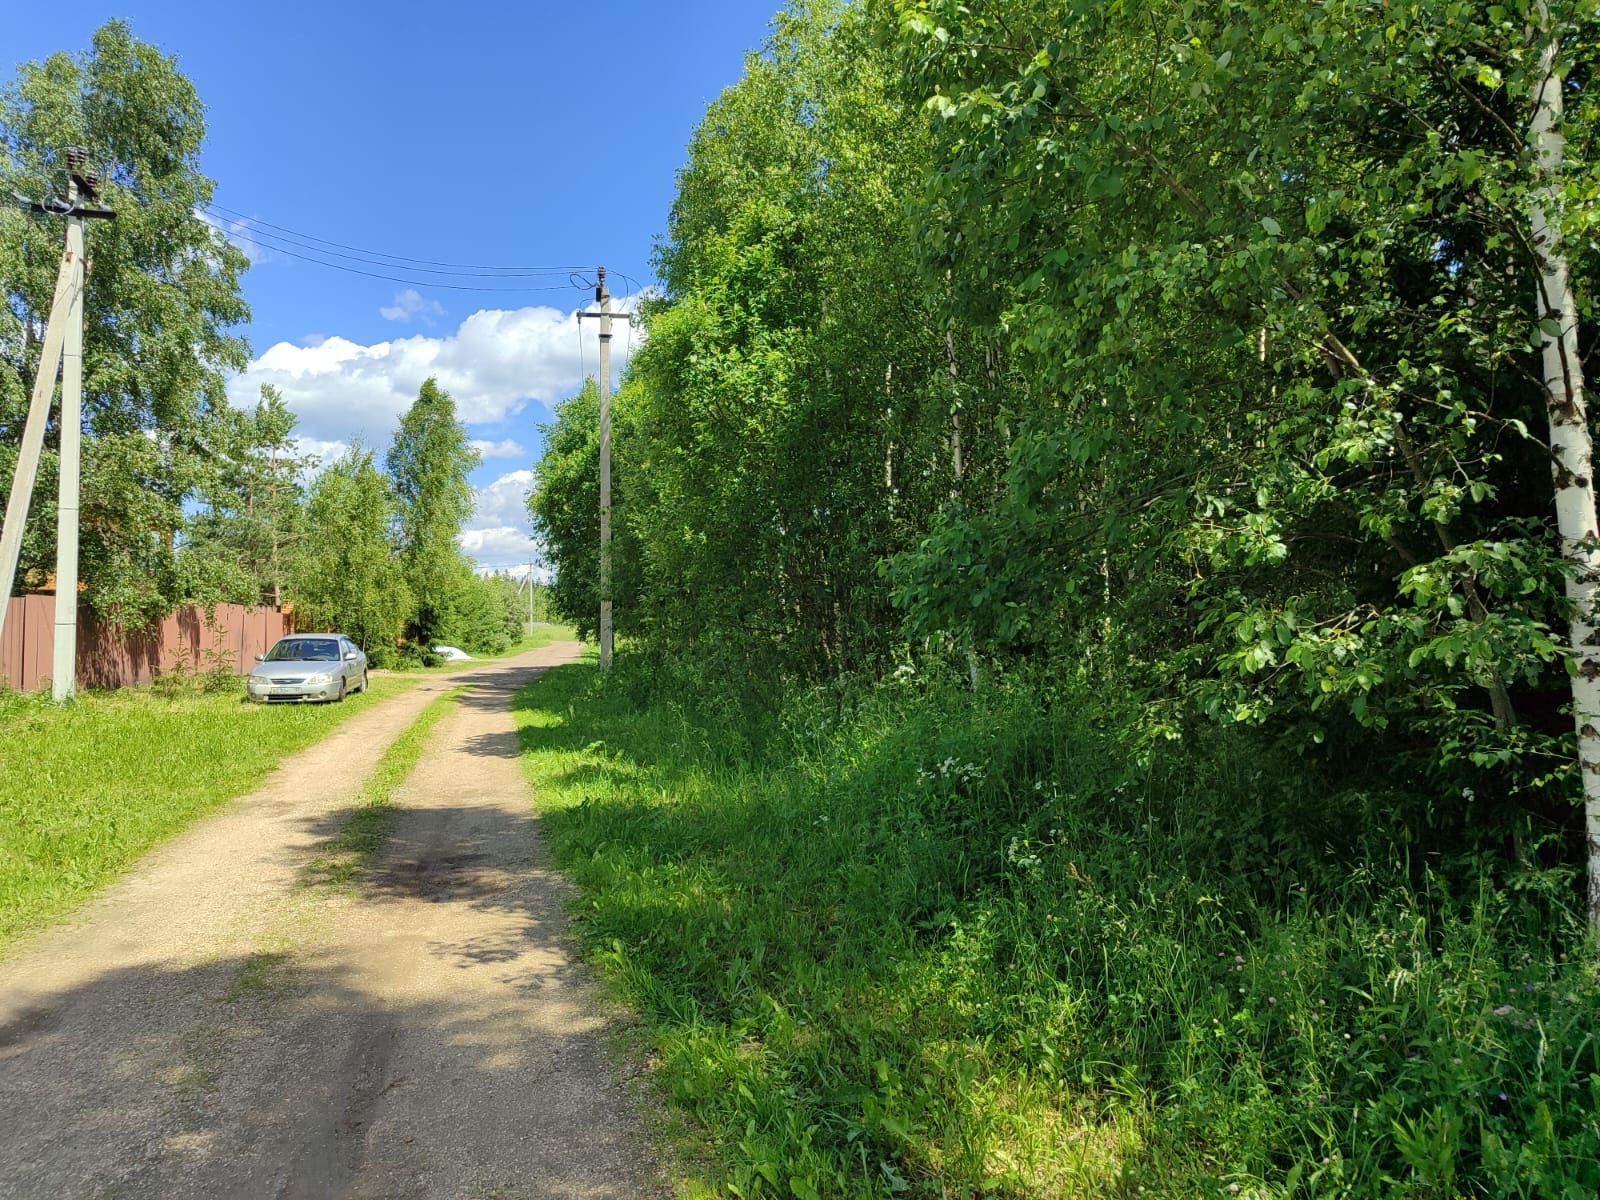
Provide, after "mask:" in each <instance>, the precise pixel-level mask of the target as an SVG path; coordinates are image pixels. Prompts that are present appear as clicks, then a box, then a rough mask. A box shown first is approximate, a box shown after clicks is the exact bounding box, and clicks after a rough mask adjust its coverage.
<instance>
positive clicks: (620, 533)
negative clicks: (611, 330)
mask: <svg viewBox="0 0 1600 1200" xmlns="http://www.w3.org/2000/svg"><path fill="white" fill-rule="evenodd" d="M627 397H628V389H627V388H626V387H624V389H623V393H622V395H619V396H617V397H614V398H613V404H612V443H611V444H612V447H613V450H612V469H611V515H612V520H611V539H612V540H611V581H612V582H611V589H612V591H611V594H612V598H613V601H614V603H615V606H616V608H615V611H616V614H617V629H618V631H619V632H621V633H623V634H629V633H633V632H635V631H636V630H637V629H638V628H639V624H638V613H639V597H640V581H639V554H638V539H637V537H636V536H635V535H634V533H633V531H632V529H631V527H630V526H629V524H628V520H627V515H628V512H629V504H630V497H631V495H632V486H633V477H634V463H635V460H634V457H633V452H634V449H635V447H637V446H638V444H639V438H638V436H637V435H638V431H637V428H636V426H635V424H634V422H633V421H632V419H631V413H632V411H633V410H632V407H631V405H630V404H629V403H628V399H627ZM555 411H556V420H555V423H554V424H552V425H547V426H545V427H544V434H545V449H544V455H543V457H541V458H540V460H539V470H538V471H537V473H536V479H535V482H534V486H533V491H532V492H531V493H530V494H529V496H528V512H529V515H530V516H531V517H532V518H533V523H534V527H535V530H536V531H537V534H538V536H539V537H540V538H541V539H542V540H543V542H544V545H545V549H546V552H547V553H548V554H549V555H550V557H551V558H552V559H554V560H555V561H556V562H559V563H560V564H561V570H560V572H559V573H558V574H557V576H556V578H555V581H554V582H553V583H552V584H551V585H550V587H549V593H550V595H549V599H550V603H551V605H552V606H553V610H554V614H555V615H559V616H561V617H563V618H565V619H566V620H568V621H571V622H572V623H573V624H574V625H575V626H576V627H577V629H578V631H579V634H580V635H581V636H583V637H591V638H592V637H594V636H595V634H596V632H597V630H598V625H599V621H600V559H599V545H600V390H599V388H598V387H596V386H595V382H594V380H593V379H592V378H591V379H588V380H585V381H584V385H583V387H582V389H581V390H580V391H579V392H578V394H577V395H575V396H572V397H570V398H569V399H567V400H563V401H562V402H561V403H560V404H558V405H556V410H555Z"/></svg>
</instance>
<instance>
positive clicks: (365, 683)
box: [361, 667, 372, 692]
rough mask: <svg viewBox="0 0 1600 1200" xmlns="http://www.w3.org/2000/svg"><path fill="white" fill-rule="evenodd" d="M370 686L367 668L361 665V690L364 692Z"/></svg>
mask: <svg viewBox="0 0 1600 1200" xmlns="http://www.w3.org/2000/svg"><path fill="white" fill-rule="evenodd" d="M371 686H372V684H371V683H370V682H369V681H368V679H367V669H366V668H365V667H362V668H361V690H362V691H363V692H364V691H366V690H367V689H368V688H369V687H371Z"/></svg>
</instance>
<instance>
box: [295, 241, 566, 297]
mask: <svg viewBox="0 0 1600 1200" xmlns="http://www.w3.org/2000/svg"><path fill="white" fill-rule="evenodd" d="M268 249H270V250H271V251H272V253H274V254H283V255H286V256H287V257H289V258H298V259H299V260H301V261H302V262H308V263H315V264H316V265H317V266H319V267H327V268H328V269H329V270H332V271H344V272H346V273H347V274H350V275H365V276H366V277H367V278H368V279H387V280H389V281H390V282H391V283H407V284H410V285H411V286H412V287H425V288H448V289H450V290H451V291H454V292H512V293H518V294H526V293H528V292H570V291H571V290H572V285H571V284H570V283H558V284H551V285H545V286H540V287H480V286H478V285H476V284H471V283H444V282H442V281H440V280H437V279H416V278H406V277H404V276H401V275H384V274H382V273H380V272H378V271H363V270H361V269H360V268H358V267H347V266H345V265H344V264H343V263H334V262H328V261H327V260H326V259H321V258H312V257H311V256H310V255H306V254H296V253H295V252H294V251H292V250H285V249H284V248H283V247H281V246H270V247H268ZM397 269H399V268H397Z"/></svg>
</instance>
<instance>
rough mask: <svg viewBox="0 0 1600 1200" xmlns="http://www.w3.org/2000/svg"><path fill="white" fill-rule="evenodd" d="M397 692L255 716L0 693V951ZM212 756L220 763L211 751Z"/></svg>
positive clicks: (135, 695) (235, 700) (91, 697)
mask: <svg viewBox="0 0 1600 1200" xmlns="http://www.w3.org/2000/svg"><path fill="white" fill-rule="evenodd" d="M406 686H408V685H407V684H405V683H404V682H402V681H398V680H379V679H375V680H373V688H372V691H371V692H370V693H368V692H363V693H361V694H360V695H357V696H352V697H351V698H350V699H348V700H346V701H345V702H344V703H343V704H334V705H297V706H294V707H281V708H272V709H267V708H264V707H262V706H260V705H254V704H247V703H245V702H244V701H243V700H242V699H241V698H240V696H239V683H238V680H237V679H234V680H233V681H232V688H231V689H230V691H231V693H232V694H230V695H205V694H194V693H193V692H192V691H190V690H189V689H185V690H184V694H180V695H178V696H177V697H175V698H173V699H164V698H162V697H160V696H157V695H153V694H151V693H149V692H137V691H124V692H116V693H111V694H87V695H81V696H80V697H79V698H78V699H77V700H76V701H74V702H73V703H72V704H71V705H68V706H66V707H58V706H56V705H53V704H51V703H50V700H49V697H48V696H24V695H18V694H16V693H3V694H0V737H3V738H4V741H5V745H6V747H7V749H6V753H5V755H4V757H3V758H0V944H3V943H4V942H6V941H8V940H9V939H11V938H14V937H16V936H18V935H19V934H21V933H24V932H25V931H27V930H30V929H34V928H37V927H38V926H41V925H43V924H45V923H46V922H48V921H50V920H52V919H54V918H57V917H59V916H61V915H62V914H63V913H65V912H67V911H68V910H69V909H70V908H71V907H72V906H73V905H74V904H76V903H78V902H79V901H81V900H82V899H83V898H84V897H85V896H87V895H88V894H89V893H90V892H91V891H93V890H94V889H95V888H96V887H99V886H100V885H101V884H103V883H105V882H106V881H107V880H109V879H111V878H113V877H115V876H116V875H117V874H119V873H120V872H121V871H122V870H123V869H125V868H126V867H127V866H128V864H129V863H131V862H133V860H134V859H136V858H137V857H138V856H139V855H140V854H142V853H144V851H145V850H147V849H149V848H150V847H151V846H153V845H155V844H156V843H157V842H158V841H160V840H161V839H163V838H165V837H167V836H169V835H170V834H172V833H174V832H176V831H177V830H179V829H181V828H182V827H183V826H184V825H186V824H188V823H189V822H190V821H192V820H193V819H194V818H195V817H196V816H198V815H199V814H201V813H203V812H206V811H208V810H210V809H212V808H215V807H216V806H217V805H218V804H221V803H222V802H224V801H225V800H228V799H231V798H232V797H234V796H237V795H239V794H240V793H241V792H245V791H248V790H249V789H250V788H251V787H254V786H255V785H256V784H257V783H258V782H259V781H260V780H261V779H262V778H263V777H264V776H265V775H266V773H267V772H268V771H269V770H270V769H271V768H272V767H273V766H275V765H276V764H277V762H278V761H279V760H280V759H281V758H283V757H284V756H285V755H287V754H291V753H293V752H294V751H296V750H300V749H303V748H304V747H306V746H308V745H310V744H311V743H312V742H314V741H316V740H317V739H318V738H319V737H322V736H323V735H324V734H326V733H327V732H328V731H329V730H330V729H332V728H333V727H334V726H336V725H338V724H339V723H340V722H341V721H343V720H345V719H346V718H347V717H351V716H354V715H355V714H356V713H359V712H361V711H362V710H363V709H365V708H367V707H368V706H369V705H370V704H374V703H377V702H379V701H381V700H383V699H384V698H385V697H387V696H392V695H394V694H395V692H397V691H399V690H401V689H402V688H404V687H406ZM219 747H225V748H226V752H225V753H219V752H218V748H219Z"/></svg>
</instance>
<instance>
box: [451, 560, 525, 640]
mask: <svg viewBox="0 0 1600 1200" xmlns="http://www.w3.org/2000/svg"><path fill="white" fill-rule="evenodd" d="M523 603H524V602H523V601H521V600H519V599H518V598H517V593H516V588H515V585H513V584H511V583H510V582H509V581H507V580H504V579H494V578H485V577H484V576H481V575H477V574H474V573H473V572H472V571H470V570H467V569H466V568H465V566H463V568H462V573H461V575H460V576H459V577H458V579H457V582H456V587H455V591H454V594H453V597H452V600H451V607H450V620H449V624H447V625H445V626H444V628H443V629H441V630H440V633H439V638H440V641H441V642H442V643H444V644H446V645H451V646H459V647H460V648H461V649H463V650H466V651H469V652H470V653H473V654H499V653H501V652H502V651H504V650H505V649H506V648H507V647H509V646H511V645H512V644H514V643H515V642H517V641H518V640H519V639H520V638H521V637H522V624H523Z"/></svg>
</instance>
